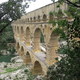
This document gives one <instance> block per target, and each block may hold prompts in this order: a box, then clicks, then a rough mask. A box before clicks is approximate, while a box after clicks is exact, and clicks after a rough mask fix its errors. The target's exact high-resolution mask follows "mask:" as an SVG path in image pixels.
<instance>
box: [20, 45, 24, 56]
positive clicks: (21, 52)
mask: <svg viewBox="0 0 80 80" xmlns="http://www.w3.org/2000/svg"><path fill="white" fill-rule="evenodd" d="M23 55H24V48H23V46H21V50H20V56H23Z"/></svg>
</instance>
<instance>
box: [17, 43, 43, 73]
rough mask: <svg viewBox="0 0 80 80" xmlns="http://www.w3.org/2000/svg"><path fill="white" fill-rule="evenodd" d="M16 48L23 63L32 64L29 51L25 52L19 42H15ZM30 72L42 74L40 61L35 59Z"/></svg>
mask: <svg viewBox="0 0 80 80" xmlns="http://www.w3.org/2000/svg"><path fill="white" fill-rule="evenodd" d="M16 49H17V52H19V55H20V56H22V57H23V60H24V63H25V64H33V63H32V57H31V55H30V53H29V52H26V53H25V52H24V48H23V46H20V44H19V42H18V43H16ZM32 73H33V74H44V72H43V69H42V66H41V64H40V62H39V61H37V60H36V61H35V62H34V64H33V68H32Z"/></svg>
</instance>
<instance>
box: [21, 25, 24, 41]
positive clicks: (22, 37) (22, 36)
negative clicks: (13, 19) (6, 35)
mask: <svg viewBox="0 0 80 80" xmlns="http://www.w3.org/2000/svg"><path fill="white" fill-rule="evenodd" d="M23 39H24V30H23V27H22V26H21V40H23Z"/></svg>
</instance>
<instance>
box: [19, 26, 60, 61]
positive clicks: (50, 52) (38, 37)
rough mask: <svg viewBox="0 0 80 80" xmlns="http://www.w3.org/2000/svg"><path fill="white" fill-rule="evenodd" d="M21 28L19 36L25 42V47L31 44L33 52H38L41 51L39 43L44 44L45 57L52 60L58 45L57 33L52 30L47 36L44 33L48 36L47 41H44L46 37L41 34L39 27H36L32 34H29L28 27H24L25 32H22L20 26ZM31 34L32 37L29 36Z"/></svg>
mask: <svg viewBox="0 0 80 80" xmlns="http://www.w3.org/2000/svg"><path fill="white" fill-rule="evenodd" d="M21 30H22V31H21V36H20V38H21V39H22V40H24V43H25V44H26V46H27V47H28V46H32V50H33V51H34V53H38V52H42V49H41V44H44V45H46V46H45V49H46V52H45V53H44V54H45V56H46V57H45V58H46V59H47V60H48V61H49V60H52V61H54V59H55V57H57V55H56V53H57V49H58V47H59V41H58V38H59V35H57V34H55V33H54V31H52V32H51V34H50V35H49V36H48V35H46V37H48V38H49V41H48V42H46V39H47V38H46V37H45V36H44V35H43V32H42V30H41V29H40V28H36V29H35V31H34V34H31V32H30V29H29V28H28V27H27V28H26V34H24V31H23V29H22V28H21ZM31 35H33V39H32V38H31ZM24 38H25V39H24ZM42 38H43V39H42ZM42 47H43V46H42ZM21 52H22V51H21ZM21 55H22V54H21Z"/></svg>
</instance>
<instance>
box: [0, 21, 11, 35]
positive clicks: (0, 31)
mask: <svg viewBox="0 0 80 80" xmlns="http://www.w3.org/2000/svg"><path fill="white" fill-rule="evenodd" d="M11 22H12V21H11ZM11 22H9V23H7V24H6V25H5V26H3V28H2V29H1V30H0V34H1V33H2V32H3V31H4V29H5V28H6V27H7V26H9V25H10V24H11Z"/></svg>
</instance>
